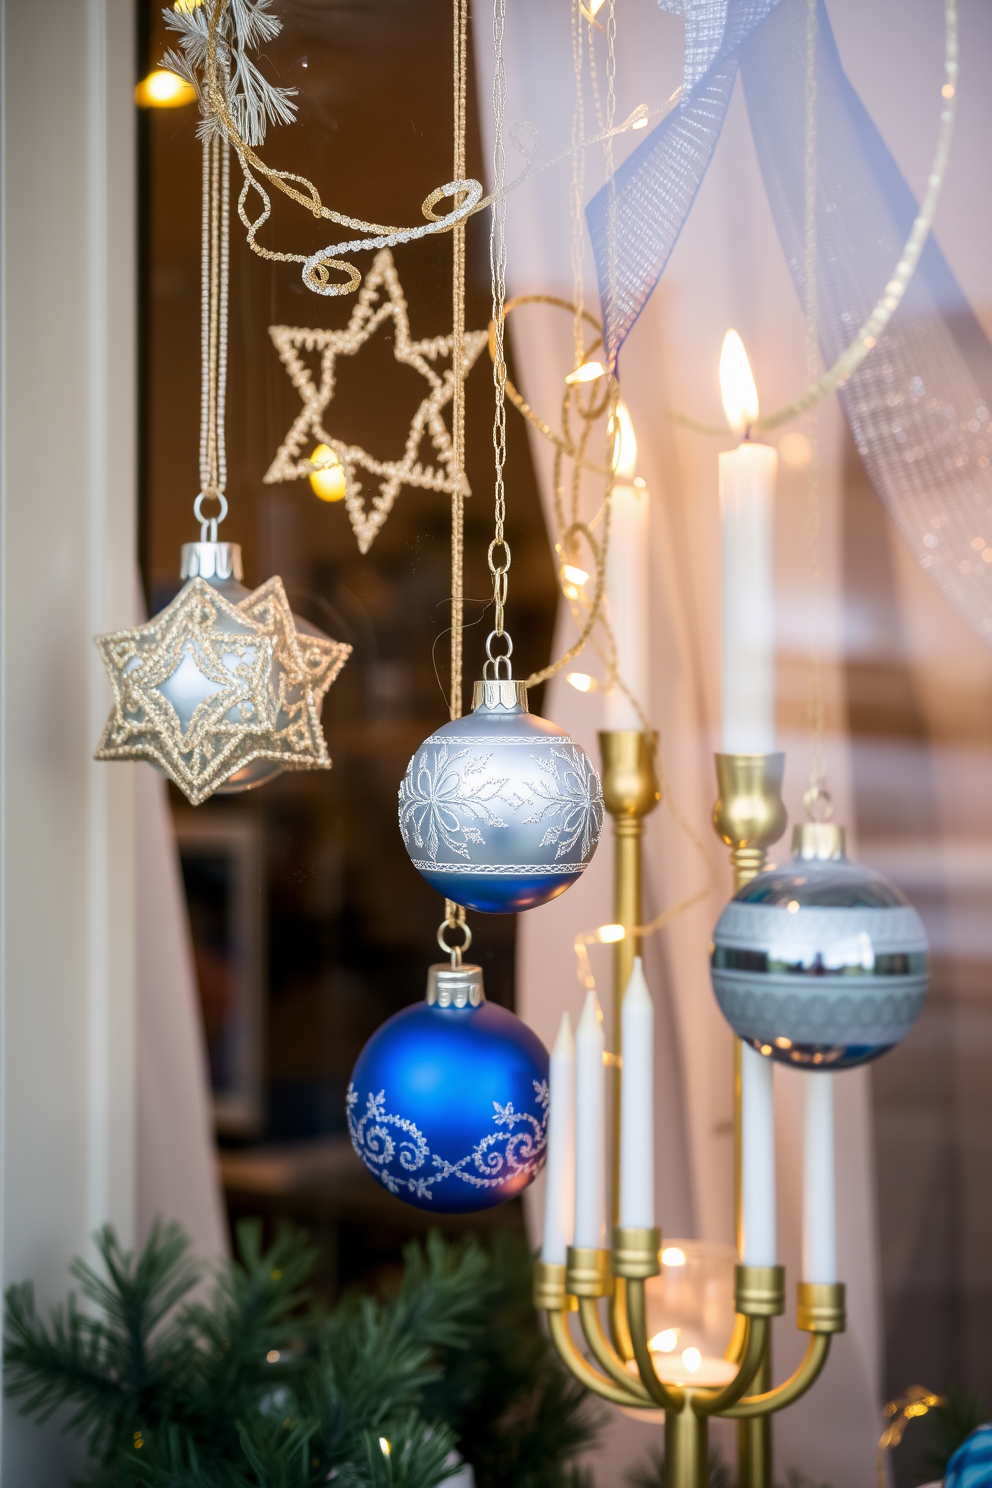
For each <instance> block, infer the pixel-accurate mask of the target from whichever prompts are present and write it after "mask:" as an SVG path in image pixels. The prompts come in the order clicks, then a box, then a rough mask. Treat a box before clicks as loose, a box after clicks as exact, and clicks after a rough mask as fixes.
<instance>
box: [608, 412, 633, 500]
mask: <svg viewBox="0 0 992 1488" xmlns="http://www.w3.org/2000/svg"><path fill="white" fill-rule="evenodd" d="M614 417H615V419H616V425H615V434H616V436H617V443H616V448H615V450H614V453H613V460H614V469H615V470H616V473H617V477H618V479H619V480H622V481H624V482H626V483H627V484H629V483H630V482H631V481H632V480H633V479H634V471H635V470H636V469H637V435H636V434H635V433H634V425H633V421H632V420H631V417H630V410H629V409H628V407H627V405H626V403H623V402H620V403H618V404H617V411H616V414H615V415H614Z"/></svg>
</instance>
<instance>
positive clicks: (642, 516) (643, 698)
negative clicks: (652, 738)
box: [603, 485, 650, 729]
mask: <svg viewBox="0 0 992 1488" xmlns="http://www.w3.org/2000/svg"><path fill="white" fill-rule="evenodd" d="M648 505H649V497H648V491H647V487H646V486H644V485H639V486H638V485H619V486H614V488H613V504H612V509H611V512H610V545H609V548H608V550H607V554H606V597H607V601H608V611H609V618H610V626H611V628H612V631H613V639H614V641H615V643H616V648H617V674H618V676H619V677H620V679H621V681H622V682H623V684H624V687H626V688H627V689H628V691H629V692H630V693H631V694H632V695H633V697H634V698H636V699H637V701H638V703H639V704H640V705H641V708H642V709H644V711H645V712H647V709H648V705H649V700H648V628H649V624H650V619H649V615H648V567H649V562H650V531H649V513H648ZM603 727H604V728H607V729H642V728H643V727H644V725H643V723H642V722H641V719H640V717H639V716H638V713H637V709H636V708H635V707H634V704H633V702H632V701H631V698H630V697H628V695H627V693H626V692H624V690H623V688H621V687H619V686H614V687H611V688H610V689H609V691H608V692H607V694H606V698H605V708H604V719H603Z"/></svg>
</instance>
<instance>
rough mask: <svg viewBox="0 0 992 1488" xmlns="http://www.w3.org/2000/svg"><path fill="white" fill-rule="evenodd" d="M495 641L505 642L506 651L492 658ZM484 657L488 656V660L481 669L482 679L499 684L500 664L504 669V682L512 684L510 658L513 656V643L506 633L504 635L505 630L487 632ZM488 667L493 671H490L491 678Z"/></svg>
mask: <svg viewBox="0 0 992 1488" xmlns="http://www.w3.org/2000/svg"><path fill="white" fill-rule="evenodd" d="M495 640H501V641H505V642H506V650H505V651H503V652H501V653H500V655H499V656H494V655H493V641H495ZM486 655H487V656H488V658H489V660H488V661H487V662H485V664H484V665H483V668H482V675H483V677H485V678H486V680H487V681H490V682H499V681H500V674H499V669H500V664H501V663H502V665H503V666H505V667H506V677H505V679H504V680H505V681H507V682H512V681H513V667H512V666H511V665H510V657H511V656H512V655H513V641H512V639H511V637H510V636H508V635H507V633H506V631H505V630H504V631H499V630H491V631H490V632H489V634H488V636H487V637H486ZM490 667H492V669H493V670H492V676H491V677H490V675H489V668H490Z"/></svg>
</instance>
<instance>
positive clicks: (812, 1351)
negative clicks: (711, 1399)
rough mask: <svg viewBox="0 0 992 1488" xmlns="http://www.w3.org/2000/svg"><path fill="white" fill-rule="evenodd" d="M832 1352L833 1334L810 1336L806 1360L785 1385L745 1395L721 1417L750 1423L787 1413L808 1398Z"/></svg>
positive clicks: (814, 1334) (723, 1412) (722, 1413)
mask: <svg viewBox="0 0 992 1488" xmlns="http://www.w3.org/2000/svg"><path fill="white" fill-rule="evenodd" d="M829 1352H830V1334H829V1333H813V1334H811V1335H810V1340H809V1344H808V1345H807V1348H806V1356H805V1358H804V1359H803V1361H802V1363H801V1364H800V1366H799V1368H798V1369H797V1370H796V1371H795V1373H794V1374H792V1375H790V1376H789V1378H788V1379H787V1380H786V1381H785V1383H784V1384H781V1385H777V1386H776V1387H775V1389H774V1390H766V1391H765V1393H764V1394H762V1395H745V1397H744V1399H743V1400H739V1401H738V1402H737V1404H736V1405H732V1406H730V1407H729V1408H728V1409H727V1410H724V1411H721V1415H723V1416H725V1417H729V1418H730V1419H731V1420H734V1421H748V1420H753V1419H754V1418H755V1417H757V1416H770V1415H772V1414H773V1413H774V1412H775V1411H780V1410H784V1409H785V1407H786V1406H787V1405H791V1404H792V1403H793V1401H794V1400H798V1399H799V1397H800V1396H801V1395H805V1394H806V1391H807V1390H809V1389H810V1388H811V1386H812V1385H814V1384H815V1383H816V1381H817V1379H818V1378H819V1375H820V1372H821V1371H822V1369H823V1366H824V1364H826V1362H827V1355H828V1354H829Z"/></svg>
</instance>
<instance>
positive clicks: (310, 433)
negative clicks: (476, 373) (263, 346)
mask: <svg viewBox="0 0 992 1488" xmlns="http://www.w3.org/2000/svg"><path fill="white" fill-rule="evenodd" d="M384 324H388V325H389V328H390V329H391V330H392V333H393V354H394V356H395V358H396V360H397V361H398V362H402V363H404V364H405V365H406V366H408V367H413V368H414V369H415V370H416V371H417V372H419V373H420V375H421V377H423V378H424V380H425V382H426V383H427V392H426V393H425V395H424V397H423V398H422V399H421V402H420V404H419V405H418V407H417V409H416V411H415V412H414V415H413V419H412V421H411V423H410V430H409V433H408V434H407V438H406V445H405V447H404V450H403V457H402V459H399V460H380V459H379V458H378V457H377V456H375V455H372V454H369V452H368V451H367V450H365V449H363V448H362V447H361V445H358V444H346V443H345V442H344V441H343V440H341V439H335V438H334V436H333V435H332V434H329V433H328V432H327V430H326V429H325V427H324V424H323V419H324V411H325V409H326V408H327V405H328V403H330V401H331V399H332V398H333V397H334V387H335V380H336V375H337V359H338V357H339V356H354V355H355V353H356V352H358V351H360V350H361V348H362V347H363V346H364V345H365V343H366V342H367V341H369V340H370V339H371V337H372V336H374V335H375V333H376V332H377V331H378V330H379V328H380V326H382V325H384ZM269 335H270V336H271V337H272V341H273V343H274V345H275V348H276V350H277V351H278V353H279V357H280V359H281V361H282V363H283V366H284V367H285V368H286V370H287V372H288V373H289V376H290V378H291V379H292V383H293V386H294V387H295V388H296V390H297V392H298V393H299V395H300V397H301V398H302V399H303V408H302V410H301V412H300V413H298V414H297V416H296V418H295V419H294V420H293V424H292V427H291V429H290V431H289V433H288V434H287V435H286V438H285V439H284V440H283V442H282V444H281V445H280V447H279V450H278V452H277V453H276V457H275V459H274V460H273V461H272V464H271V465H270V466H269V468H268V470H267V471H266V473H265V477H264V479H265V481H266V483H267V484H269V485H272V484H274V483H275V482H277V481H288V480H299V479H300V478H301V477H303V476H312V475H313V474H314V473H315V471H319V470H321V469H322V468H323V465H322V463H321V462H322V461H326V460H327V459H328V454H327V451H328V450H330V451H332V452H333V454H334V455H336V456H337V458H338V460H339V461H340V464H341V467H342V469H343V471H344V482H345V489H344V501H345V506H346V507H347V510H348V516H349V517H350V519H351V526H352V530H353V531H354V533H355V536H356V538H357V539H358V549H359V552H361V553H367V552H368V550H369V548H370V547H371V546H372V543H373V542H374V541H375V537H376V534H377V533H378V531H379V529H380V527H381V526H382V524H383V522H385V520H386V518H387V517H388V516H389V513H390V512H391V511H392V509H393V503H394V502H395V500H396V497H397V495H398V494H399V491H400V489H401V487H402V486H415V487H419V488H420V489H421V490H428V491H446V492H448V494H449V495H450V494H453V493H454V481H455V474H454V471H455V461H454V455H453V453H452V448H453V447H452V440H451V434H450V432H449V430H448V427H447V425H446V424H445V422H444V418H443V416H442V414H443V410H444V409H445V408H446V407H447V405H448V404H449V403H450V402H451V400H452V395H453V392H454V382H455V370H456V369H455V367H454V366H453V365H452V366H449V367H447V368H446V369H444V370H443V371H439V370H438V368H437V366H436V365H435V364H436V363H437V362H438V360H439V359H440V358H442V357H450V356H451V354H452V352H451V348H452V342H453V337H452V336H451V335H447V336H432V337H428V338H427V339H425V340H422V341H414V340H413V339H412V337H411V335H410V317H409V313H408V310H407V303H406V299H405V297H404V295H403V288H402V285H401V284H400V279H399V275H398V274H397V272H396V265H395V264H394V262H393V255H392V254H391V253H390V251H389V249H388V248H383V249H382V250H381V252H379V253H377V254H376V256H375V259H374V261H373V264H372V267H371V269H370V270H369V272H368V274H366V276H365V282H364V283H363V285H362V288H361V290H360V292H359V295H358V300H357V302H356V304H355V308H354V310H353V311H352V313H351V318H350V320H349V321H348V324H347V326H346V327H345V328H344V330H342V331H327V330H307V329H304V328H301V327H299V326H270V327H269ZM487 338H488V332H486V331H466V332H465V335H464V339H463V341H462V357H461V363H462V366H461V378H462V381H464V379H465V378H466V377H467V376H468V374H469V372H470V371H471V370H472V368H473V366H474V365H475V362H476V359H477V358H478V355H479V353H480V351H481V350H482V348H483V347H484V346H485V344H486V341H487ZM308 352H310V353H312V352H319V354H320V376H319V380H315V378H314V374H313V372H312V371H311V368H310V367H309V366H308V365H307V361H306V354H307V353H308ZM425 435H429V436H430V440H431V444H432V445H433V448H434V452H435V455H436V463H434V464H429V465H424V464H423V462H422V460H421V458H420V447H421V444H422V442H423V439H424V436H425ZM311 439H315V440H318V441H319V443H320V445H322V446H324V448H323V449H322V450H320V449H318V450H316V451H313V452H312V454H311V456H310V457H307V456H305V455H303V454H302V450H303V447H304V445H305V444H308V443H309V442H310V440H311ZM314 457H317V458H316V462H315V459H314ZM361 470H364V471H366V472H367V473H368V474H369V475H373V476H377V477H378V479H379V490H378V494H377V495H375V496H374V497H373V498H372V501H371V503H366V501H365V499H364V497H363V496H362V482H361V479H360V477H359V471H361ZM462 494H465V495H467V494H468V492H467V491H466V490H465V483H464V477H462Z"/></svg>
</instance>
